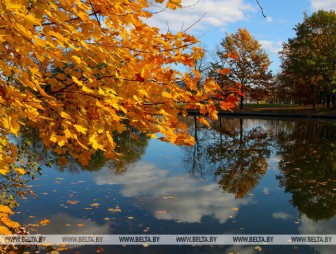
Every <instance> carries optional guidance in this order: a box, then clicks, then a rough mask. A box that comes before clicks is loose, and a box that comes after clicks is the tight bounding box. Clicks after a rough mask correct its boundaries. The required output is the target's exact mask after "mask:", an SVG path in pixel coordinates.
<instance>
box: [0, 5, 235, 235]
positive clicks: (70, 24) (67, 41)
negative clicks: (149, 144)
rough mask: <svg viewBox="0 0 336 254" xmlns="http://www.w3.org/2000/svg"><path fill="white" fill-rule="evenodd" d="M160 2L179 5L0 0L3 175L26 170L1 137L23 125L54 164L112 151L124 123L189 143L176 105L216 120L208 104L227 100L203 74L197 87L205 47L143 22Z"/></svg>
mask: <svg viewBox="0 0 336 254" xmlns="http://www.w3.org/2000/svg"><path fill="white" fill-rule="evenodd" d="M160 4H163V6H165V7H166V8H170V9H176V8H180V7H181V1H180V0H168V1H164V0H153V1H151V0H95V1H80V0H70V1H67V0H57V1H56V0H39V1H34V0H29V1H28V0H17V1H11V0H0V104H1V107H0V150H1V154H0V174H1V175H4V176H5V175H6V174H8V173H9V172H11V171H13V170H16V172H18V173H19V174H24V173H25V172H24V170H23V169H15V158H16V153H17V151H16V150H17V148H16V146H15V145H14V144H12V143H11V142H10V140H9V134H14V135H16V136H20V135H21V133H22V130H23V129H25V128H35V129H37V130H38V135H39V137H40V138H41V140H42V142H43V144H44V145H45V147H46V148H47V149H49V150H52V151H53V152H54V153H56V154H57V155H58V158H59V162H60V163H66V161H67V159H68V158H69V156H72V157H73V158H75V159H76V160H77V161H78V162H79V163H80V164H82V165H84V166H85V165H87V164H88V162H89V160H90V158H91V155H92V154H94V153H95V152H97V151H98V150H101V151H103V152H104V153H105V156H106V157H107V158H116V157H118V156H120V154H118V153H117V152H116V143H115V140H114V138H113V135H114V134H115V133H122V132H130V128H133V129H134V128H135V129H137V130H138V131H139V133H147V134H148V135H150V136H154V135H155V133H161V134H162V135H163V137H162V138H161V139H162V140H164V141H168V142H172V143H175V144H178V145H192V144H193V142H194V141H193V138H192V137H191V136H190V135H189V134H188V132H187V126H186V124H185V123H183V122H181V121H180V120H179V114H181V107H182V108H183V110H182V113H183V114H184V115H186V114H187V110H188V109H198V110H200V111H201V112H202V113H203V114H209V116H210V117H211V118H212V119H215V118H216V113H217V110H216V107H215V103H216V102H217V101H218V100H224V99H225V98H223V97H221V95H220V94H221V93H220V92H221V88H220V87H219V86H218V85H217V84H216V83H215V82H214V81H212V80H211V79H207V80H206V81H205V84H204V89H197V82H198V81H199V80H200V74H199V73H198V72H197V70H196V69H195V68H194V65H195V61H196V60H198V59H200V58H201V57H202V56H203V50H202V49H201V48H199V47H197V46H196V44H197V42H198V41H197V39H196V38H195V37H193V36H190V35H188V34H186V33H183V32H179V33H176V34H173V33H171V32H167V33H162V32H160V30H159V29H158V28H156V27H152V26H149V25H148V24H147V23H146V20H147V19H148V18H150V17H151V16H152V15H153V14H152V13H151V11H150V9H151V7H152V6H153V5H160ZM176 65H185V66H188V67H190V68H191V72H189V73H182V72H181V71H178V70H176V69H174V68H172V66H176ZM181 82H182V83H183V84H184V85H183V86H181V85H180V84H181ZM232 93H234V91H233V92H232ZM229 100H230V101H229V102H228V103H224V102H222V105H223V106H224V107H225V108H226V109H228V108H230V107H231V106H230V105H234V96H231V97H230V99H229ZM224 101H225V100H224ZM202 121H203V122H205V121H206V120H205V119H204V118H202ZM132 137H133V136H132ZM134 138H136V137H134ZM2 218H5V217H2ZM1 220H3V219H1ZM5 223H6V222H5ZM4 232H5V233H6V232H7V231H4Z"/></svg>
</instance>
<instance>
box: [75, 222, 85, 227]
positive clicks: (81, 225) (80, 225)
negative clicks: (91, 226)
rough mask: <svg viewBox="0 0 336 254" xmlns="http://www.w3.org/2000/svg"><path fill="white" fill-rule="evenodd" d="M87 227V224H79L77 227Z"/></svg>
mask: <svg viewBox="0 0 336 254" xmlns="http://www.w3.org/2000/svg"><path fill="white" fill-rule="evenodd" d="M84 226H85V224H83V223H78V224H77V227H84Z"/></svg>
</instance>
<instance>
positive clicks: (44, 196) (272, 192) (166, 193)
mask: <svg viewBox="0 0 336 254" xmlns="http://www.w3.org/2000/svg"><path fill="white" fill-rule="evenodd" d="M244 126H247V129H252V128H254V127H255V126H259V127H260V126H263V127H264V128H266V129H267V128H269V125H268V122H267V121H260V120H256V121H254V120H248V121H246V122H244ZM272 150H273V151H272V154H271V157H270V158H269V159H268V170H267V172H266V174H264V175H263V176H262V178H261V180H260V181H259V183H258V185H257V186H256V187H255V188H254V189H253V190H252V191H250V192H249V193H248V194H247V195H246V196H245V197H244V198H241V199H236V198H235V195H234V194H231V193H223V191H222V189H221V188H220V187H219V185H218V184H217V183H218V178H217V177H216V176H214V175H211V174H206V175H205V176H204V177H203V178H198V177H192V176H190V173H189V172H187V171H186V169H185V168H184V164H183V158H182V157H183V156H182V154H183V152H184V150H183V148H180V147H176V146H174V145H171V144H165V143H162V142H160V141H157V140H152V141H150V142H149V146H148V147H147V149H146V153H145V154H144V156H143V157H142V160H141V161H140V162H138V163H136V164H134V165H131V166H129V169H128V171H126V172H125V173H123V174H122V175H116V174H114V173H113V171H112V170H110V169H108V168H107V167H106V166H105V167H104V168H103V169H101V170H99V171H97V172H88V171H80V170H79V171H75V172H71V173H70V172H68V171H67V170H66V171H64V172H60V171H58V170H56V169H55V168H52V169H45V170H44V171H43V174H44V175H43V176H41V177H40V179H38V180H36V181H32V182H31V184H32V185H33V187H32V188H33V190H34V191H35V192H36V193H37V194H38V195H39V198H38V199H34V198H32V197H29V198H28V199H27V200H23V201H22V202H21V205H20V207H19V208H18V209H17V211H18V212H19V213H18V214H17V215H16V218H18V219H19V220H21V221H22V222H23V223H34V222H37V221H39V220H42V219H46V218H47V219H49V220H50V224H49V225H47V226H42V227H40V228H38V232H41V233H55V234H62V233H64V234H80V233H88V234H90V233H93V234H94V233H96V234H126V233H137V234H140V233H153V234H156V233H157V234H202V233H203V234H324V233H325V234H326V233H330V234H333V233H335V226H336V221H335V218H333V219H331V220H329V221H322V222H318V223H315V222H312V221H311V220H309V219H308V218H307V217H306V216H304V215H303V216H301V217H300V215H299V213H298V211H297V209H296V208H294V207H293V206H292V205H291V204H290V200H291V194H290V193H285V191H284V189H283V188H280V187H279V181H278V180H277V179H276V176H277V175H279V166H278V163H279V161H280V159H281V158H280V157H279V156H278V155H276V154H275V152H274V149H272ZM207 166H209V169H210V170H211V165H207ZM210 172H211V171H210ZM69 201H70V202H69ZM71 201H76V202H72V203H75V204H71ZM115 208H120V210H121V212H118V211H116V210H114V209H115ZM262 248H263V251H265V253H279V254H280V253H315V251H317V253H321V254H331V253H334V252H332V249H331V248H329V247H328V246H318V247H314V248H312V247H304V246H300V247H297V248H294V247H293V246H263V247H262ZM105 249H106V250H111V251H113V253H148V252H149V253H171V252H175V253H214V254H215V253H216V254H217V253H230V252H232V253H238V252H239V253H244V254H248V253H255V252H256V251H255V249H254V246H253V247H250V246H246V247H241V246H232V247H230V246H219V247H197V248H194V247H183V248H181V247H177V246H170V247H168V246H161V247H154V246H152V247H150V248H142V247H127V248H124V247H106V248H105ZM79 250H80V251H81V253H93V251H94V247H92V246H91V247H81V248H80V249H79ZM69 253H72V252H69ZM107 253H109V252H107Z"/></svg>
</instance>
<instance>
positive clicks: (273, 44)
mask: <svg viewBox="0 0 336 254" xmlns="http://www.w3.org/2000/svg"><path fill="white" fill-rule="evenodd" d="M259 43H260V44H261V46H262V48H263V49H265V50H266V51H268V52H269V53H272V54H279V51H280V50H281V49H282V41H269V40H260V41H259Z"/></svg>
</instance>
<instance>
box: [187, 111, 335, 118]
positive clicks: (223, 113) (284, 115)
mask: <svg viewBox="0 0 336 254" xmlns="http://www.w3.org/2000/svg"><path fill="white" fill-rule="evenodd" d="M187 112H188V115H189V116H198V115H201V113H200V112H199V111H197V110H187ZM218 116H220V117H221V116H232V117H261V118H294V119H295V118H297V119H329V120H336V115H333V114H318V113H317V112H316V113H315V114H311V113H296V112H293V113H291V112H267V111H266V112H265V111H263V112H253V111H233V112H228V111H219V112H218Z"/></svg>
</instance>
